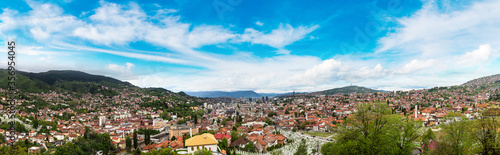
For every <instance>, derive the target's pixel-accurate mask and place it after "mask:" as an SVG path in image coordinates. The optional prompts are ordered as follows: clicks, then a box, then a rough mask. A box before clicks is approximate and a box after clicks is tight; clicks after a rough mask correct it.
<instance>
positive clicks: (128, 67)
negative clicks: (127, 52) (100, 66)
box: [105, 62, 135, 75]
mask: <svg viewBox="0 0 500 155" xmlns="http://www.w3.org/2000/svg"><path fill="white" fill-rule="evenodd" d="M133 67H135V65H134V64H132V63H129V62H127V63H125V65H124V66H120V65H117V64H108V65H106V67H105V68H106V69H108V70H110V71H113V72H116V73H120V74H122V75H130V74H132V68H133Z"/></svg>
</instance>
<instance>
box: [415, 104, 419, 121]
mask: <svg viewBox="0 0 500 155" xmlns="http://www.w3.org/2000/svg"><path fill="white" fill-rule="evenodd" d="M417 113H418V107H417V105H415V118H417Z"/></svg>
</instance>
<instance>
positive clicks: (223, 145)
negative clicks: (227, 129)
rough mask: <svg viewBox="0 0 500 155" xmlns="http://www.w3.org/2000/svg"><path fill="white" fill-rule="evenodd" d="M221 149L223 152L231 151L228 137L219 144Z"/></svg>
mask: <svg viewBox="0 0 500 155" xmlns="http://www.w3.org/2000/svg"><path fill="white" fill-rule="evenodd" d="M219 147H220V148H221V149H223V150H226V151H229V150H228V148H229V145H228V143H227V139H226V137H224V138H222V140H221V142H220V143H219Z"/></svg>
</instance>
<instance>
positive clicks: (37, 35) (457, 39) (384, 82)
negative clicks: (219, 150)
mask: <svg viewBox="0 0 500 155" xmlns="http://www.w3.org/2000/svg"><path fill="white" fill-rule="evenodd" d="M0 7H1V9H2V10H1V12H0V21H1V22H0V35H1V38H0V41H1V43H2V44H3V45H4V49H5V50H2V52H3V53H6V51H7V50H6V49H7V48H6V41H8V40H15V41H16V42H17V50H18V51H17V52H18V54H17V57H16V65H17V66H16V67H17V69H18V70H23V71H30V72H43V71H48V70H80V71H84V72H88V73H92V74H101V75H106V76H111V77H114V78H117V79H120V80H124V81H129V82H131V83H133V84H135V85H138V86H141V87H164V88H166V89H170V90H173V91H208V90H222V91H235V90H254V91H256V92H261V93H279V92H290V91H298V92H304V91H318V90H324V89H330V88H335V87H342V86H346V85H350V84H353V85H360V86H366V87H370V88H374V89H383V90H408V89H420V88H430V87H434V86H448V85H457V84H461V83H464V82H466V81H468V80H471V79H474V78H478V77H481V76H487V75H492V74H498V73H499V72H500V70H499V69H498V67H497V66H499V64H500V62H499V59H498V57H499V56H500V54H499V50H500V38H499V37H498V36H499V35H500V28H498V25H500V10H499V9H497V8H499V7H500V2H498V1H494V0H491V1H490V0H485V1H456V0H445V1H430V0H429V1H427V0H425V1H418V0H379V1H331V0H330V1H314V2H311V1H298V0H286V1H263V0H252V1H250V0H193V1H184V0H135V1H122V0H116V1H115V0H108V1H102V0H100V1H98V0H88V1H74V0H57V1H50V0H46V1H34V0H26V1H14V2H9V3H4V4H2V6H0ZM5 55H6V54H5ZM6 61H7V56H5V58H2V59H0V63H1V64H4V65H5V64H7V63H6ZM6 67H7V66H6V65H5V66H4V67H2V68H6Z"/></svg>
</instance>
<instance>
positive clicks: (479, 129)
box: [471, 108, 500, 155]
mask: <svg viewBox="0 0 500 155" xmlns="http://www.w3.org/2000/svg"><path fill="white" fill-rule="evenodd" d="M498 110H500V109H497V108H492V109H488V110H486V111H485V112H483V113H482V115H481V116H482V117H479V118H478V119H476V120H475V121H474V122H473V124H472V133H473V134H471V135H472V138H473V139H474V140H475V142H476V143H477V144H479V146H478V147H477V149H476V150H475V152H476V153H478V154H488V155H489V154H500V133H499V132H497V129H498V128H499V127H500V122H499V120H498V118H497V116H496V115H497V114H496V113H497V112H496V111H498Z"/></svg>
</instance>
